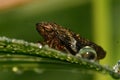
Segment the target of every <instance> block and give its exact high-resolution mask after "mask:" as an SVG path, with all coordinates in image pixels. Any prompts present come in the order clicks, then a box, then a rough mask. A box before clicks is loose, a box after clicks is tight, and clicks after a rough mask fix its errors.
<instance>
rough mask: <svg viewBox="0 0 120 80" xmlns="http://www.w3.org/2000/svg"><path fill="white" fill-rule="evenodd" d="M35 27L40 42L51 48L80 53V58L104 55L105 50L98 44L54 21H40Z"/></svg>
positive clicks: (95, 58) (93, 58) (97, 58)
mask: <svg viewBox="0 0 120 80" xmlns="http://www.w3.org/2000/svg"><path fill="white" fill-rule="evenodd" d="M36 29H37V31H38V32H39V34H40V35H41V36H42V37H43V38H44V42H43V43H42V44H47V45H48V46H49V47H51V48H54V49H57V50H60V51H63V52H66V53H70V54H72V55H75V56H76V55H78V54H80V56H81V57H82V58H87V59H89V60H100V59H103V58H104V57H105V55H106V52H105V51H104V50H103V48H102V47H100V46H99V45H97V44H95V43H93V42H91V41H89V40H88V39H85V38H83V37H81V36H80V35H79V34H75V33H74V32H72V31H71V30H69V29H66V28H63V27H62V26H60V25H57V24H56V23H50V22H40V23H37V24H36Z"/></svg>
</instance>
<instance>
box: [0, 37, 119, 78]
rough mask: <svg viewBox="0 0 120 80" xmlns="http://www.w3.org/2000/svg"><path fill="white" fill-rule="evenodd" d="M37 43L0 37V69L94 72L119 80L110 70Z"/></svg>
mask: <svg viewBox="0 0 120 80" xmlns="http://www.w3.org/2000/svg"><path fill="white" fill-rule="evenodd" d="M39 47H40V45H39V44H37V43H31V42H26V41H24V40H17V39H9V38H7V37H0V64H1V66H0V69H1V70H12V71H13V72H16V73H21V72H22V71H30V70H34V71H35V72H38V73H40V72H41V70H49V69H50V70H51V69H52V70H68V71H72V70H73V69H75V70H76V72H81V71H86V70H87V71H96V72H99V73H103V72H104V73H106V74H110V75H111V76H112V77H114V78H120V74H119V73H115V72H114V71H113V69H112V68H109V67H105V66H102V65H100V64H99V63H96V62H91V61H89V60H85V59H82V58H78V57H75V56H73V55H70V54H65V53H63V52H60V51H57V50H54V49H51V48H50V47H48V46H47V45H46V46H43V47H42V48H39Z"/></svg>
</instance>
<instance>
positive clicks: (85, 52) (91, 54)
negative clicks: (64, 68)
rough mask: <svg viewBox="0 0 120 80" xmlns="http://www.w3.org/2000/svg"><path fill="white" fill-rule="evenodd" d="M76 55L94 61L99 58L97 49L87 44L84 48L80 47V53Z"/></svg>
mask: <svg viewBox="0 0 120 80" xmlns="http://www.w3.org/2000/svg"><path fill="white" fill-rule="evenodd" d="M76 56H79V57H82V58H84V59H88V60H93V61H95V60H96V59H97V54H96V51H95V50H94V49H93V48H92V47H90V46H85V47H83V48H82V49H80V51H79V53H78V54H76Z"/></svg>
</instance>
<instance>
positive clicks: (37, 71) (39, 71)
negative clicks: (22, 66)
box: [34, 68, 45, 74]
mask: <svg viewBox="0 0 120 80" xmlns="http://www.w3.org/2000/svg"><path fill="white" fill-rule="evenodd" d="M34 71H35V72H36V73H38V74H42V73H43V72H44V71H45V70H44V69H39V68H34Z"/></svg>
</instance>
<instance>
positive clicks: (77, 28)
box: [0, 0, 120, 80]
mask: <svg viewBox="0 0 120 80" xmlns="http://www.w3.org/2000/svg"><path fill="white" fill-rule="evenodd" d="M9 1H10V2H9ZM17 1H18V2H17ZM21 1H22V0H21ZM7 2H8V3H7ZM0 5H1V6H0V36H7V37H10V38H16V39H23V40H26V41H31V42H37V41H39V40H41V39H42V38H41V36H40V35H39V34H38V33H37V31H36V29H35V24H36V23H37V22H41V21H49V22H55V23H57V24H60V25H62V26H64V27H67V28H69V29H71V30H72V31H74V32H75V33H79V34H80V35H81V36H83V37H85V38H87V39H89V40H91V41H93V42H95V43H97V44H99V45H101V46H102V47H103V48H104V49H105V50H106V52H107V55H106V58H105V59H103V60H101V64H103V65H110V66H113V65H114V64H115V63H116V62H117V61H118V60H119V58H120V54H119V53H120V49H119V48H120V38H119V34H120V27H119V26H120V22H119V21H120V15H119V14H120V0H73V1H72V0H24V1H23V2H20V1H19V0H4V1H2V0H0ZM19 77H20V78H19ZM5 79H6V80H8V79H9V80H16V79H17V80H21V79H22V80H28V79H29V80H33V79H34V80H40V79H41V80H61V79H63V80H81V79H82V80H88V79H89V80H96V79H97V80H112V78H111V77H110V76H104V75H103V74H102V75H101V74H97V73H95V74H94V75H93V74H88V73H86V74H79V73H73V72H66V71H52V70H51V71H46V72H44V73H43V74H36V73H35V72H32V71H29V72H25V73H23V74H21V75H17V74H15V73H13V72H0V80H5Z"/></svg>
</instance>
